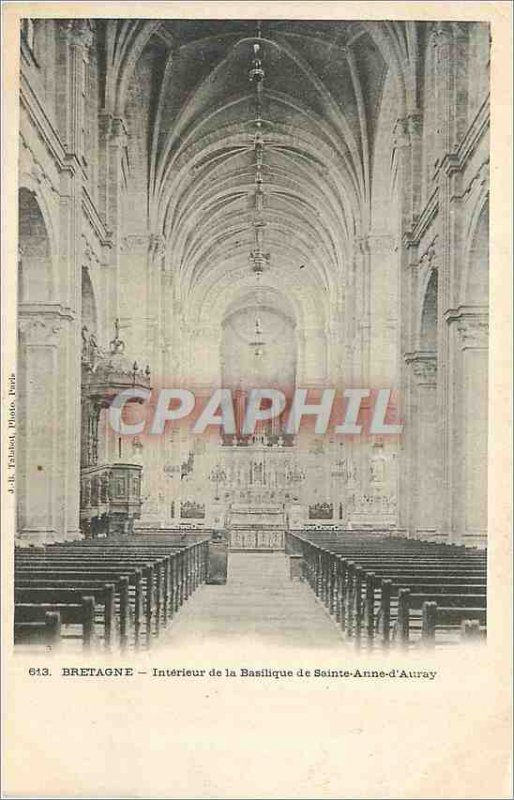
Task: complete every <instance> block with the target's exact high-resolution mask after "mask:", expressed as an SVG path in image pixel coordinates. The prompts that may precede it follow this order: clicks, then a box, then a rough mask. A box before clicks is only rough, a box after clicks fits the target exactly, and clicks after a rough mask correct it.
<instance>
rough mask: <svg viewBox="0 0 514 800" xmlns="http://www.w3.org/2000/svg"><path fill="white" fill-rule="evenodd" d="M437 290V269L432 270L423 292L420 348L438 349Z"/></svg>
mask: <svg viewBox="0 0 514 800" xmlns="http://www.w3.org/2000/svg"><path fill="white" fill-rule="evenodd" d="M437 292H438V274H437V270H435V269H433V270H431V272H430V274H429V276H428V279H427V282H426V286H425V292H424V294H423V302H422V305H421V314H420V324H419V349H420V350H429V351H431V352H434V353H435V352H436V351H437V328H438V313H437Z"/></svg>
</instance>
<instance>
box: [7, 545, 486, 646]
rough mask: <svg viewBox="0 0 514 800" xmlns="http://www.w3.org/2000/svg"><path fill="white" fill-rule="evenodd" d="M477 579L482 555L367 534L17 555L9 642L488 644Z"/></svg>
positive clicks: (65, 548) (482, 581) (482, 590)
mask: <svg viewBox="0 0 514 800" xmlns="http://www.w3.org/2000/svg"><path fill="white" fill-rule="evenodd" d="M220 548H221V549H220ZM227 556H228V558H227ZM486 578H487V555H486V552H485V551H484V550H478V549H473V548H468V549H465V548H463V547H461V546H456V545H444V544H442V545H440V544H435V543H423V542H415V541H409V540H405V539H401V538H398V537H394V536H390V535H387V534H369V533H368V534H366V533H365V532H357V533H355V534H353V535H352V534H342V535H339V536H338V535H334V534H325V535H324V536H319V535H318V536H316V537H314V540H313V537H312V536H311V538H309V536H308V534H307V535H299V534H296V533H288V534H287V536H286V552H275V553H272V552H267V553H266V552H260V553H259V552H254V553H245V552H240V553H236V552H232V553H230V554H228V553H227V547H226V541H224V540H223V538H222V537H216V538H213V539H209V538H208V537H205V536H198V535H192V536H191V535H190V536H188V537H186V536H184V535H183V534H179V533H174V534H173V533H169V534H162V533H157V534H156V535H154V536H152V535H148V534H145V535H139V536H132V537H122V538H121V539H119V540H118V541H116V540H115V539H100V540H97V541H94V540H88V541H83V542H81V543H79V544H73V543H66V544H60V545H51V546H47V547H46V548H30V549H25V550H22V551H18V552H17V553H16V561H15V601H16V603H15V642H17V644H18V645H20V646H22V647H30V646H32V645H36V646H38V647H42V648H44V649H47V648H49V649H53V648H57V647H58V648H61V647H64V648H66V649H67V648H70V647H72V646H73V645H76V643H77V642H78V643H79V644H81V645H82V646H83V647H85V648H87V649H92V648H94V649H96V648H99V649H103V650H108V651H109V650H112V649H117V648H120V649H121V650H122V651H127V650H129V649H140V648H149V647H153V646H154V645H155V644H158V646H159V647H160V648H161V649H163V648H164V649H166V648H169V649H170V651H175V650H176V651H180V647H181V646H183V645H184V644H191V643H192V644H195V643H196V644H202V643H203V642H205V641H209V640H211V639H213V640H221V641H222V642H223V640H228V639H231V640H232V639H234V638H237V639H243V640H244V639H246V640H248V639H250V640H256V639H257V640H263V641H266V642H268V643H270V644H273V643H274V644H281V645H303V646H310V647H313V648H314V649H315V648H318V647H324V646H332V647H333V646H337V645H338V644H339V645H340V644H343V643H345V642H346V643H347V644H351V645H353V646H355V647H357V648H365V649H366V650H368V651H370V650H371V651H373V650H383V649H387V648H389V647H400V648H403V649H405V648H408V647H417V646H430V647H433V646H446V645H454V644H456V643H458V642H459V641H461V640H463V639H467V640H470V639H474V640H478V639H481V638H483V637H484V636H485V624H486ZM309 587H310V589H312V592H310V591H309ZM186 601H188V602H186Z"/></svg>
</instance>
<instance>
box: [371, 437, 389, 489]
mask: <svg viewBox="0 0 514 800" xmlns="http://www.w3.org/2000/svg"><path fill="white" fill-rule="evenodd" d="M381 449H382V448H381V447H380V450H379V451H378V448H377V446H376V445H375V447H374V450H375V452H374V454H373V455H372V456H371V459H370V463H369V468H370V472H371V482H372V483H383V482H384V481H385V478H386V458H385V456H384V455H383V453H382V452H381Z"/></svg>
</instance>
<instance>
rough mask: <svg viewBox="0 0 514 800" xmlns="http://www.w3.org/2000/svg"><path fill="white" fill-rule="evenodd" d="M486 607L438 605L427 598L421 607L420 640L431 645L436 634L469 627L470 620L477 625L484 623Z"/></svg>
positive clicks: (433, 643) (434, 641) (434, 640)
mask: <svg viewBox="0 0 514 800" xmlns="http://www.w3.org/2000/svg"><path fill="white" fill-rule="evenodd" d="M486 614H487V612H486V609H485V608H483V607H478V608H472V607H467V606H466V607H459V606H439V605H438V604H437V603H436V602H435V601H430V600H427V601H425V602H424V603H423V608H422V631H421V641H422V643H423V644H424V645H426V646H429V647H433V646H434V645H435V644H436V634H437V633H441V632H442V631H448V630H450V631H451V630H453V631H456V630H460V631H462V627H463V626H465V627H469V623H470V622H474V623H475V626H474V627H476V623H478V625H479V626H485V624H486Z"/></svg>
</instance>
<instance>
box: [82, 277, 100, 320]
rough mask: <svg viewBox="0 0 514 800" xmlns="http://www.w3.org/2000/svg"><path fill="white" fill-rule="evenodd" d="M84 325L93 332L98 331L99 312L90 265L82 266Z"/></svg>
mask: <svg viewBox="0 0 514 800" xmlns="http://www.w3.org/2000/svg"><path fill="white" fill-rule="evenodd" d="M82 325H83V326H84V325H85V326H86V327H87V329H88V331H89V332H90V333H93V334H95V335H96V334H97V333H98V312H97V307H96V298H95V290H94V287H93V282H92V280H91V275H90V274H89V269H88V267H82Z"/></svg>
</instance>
